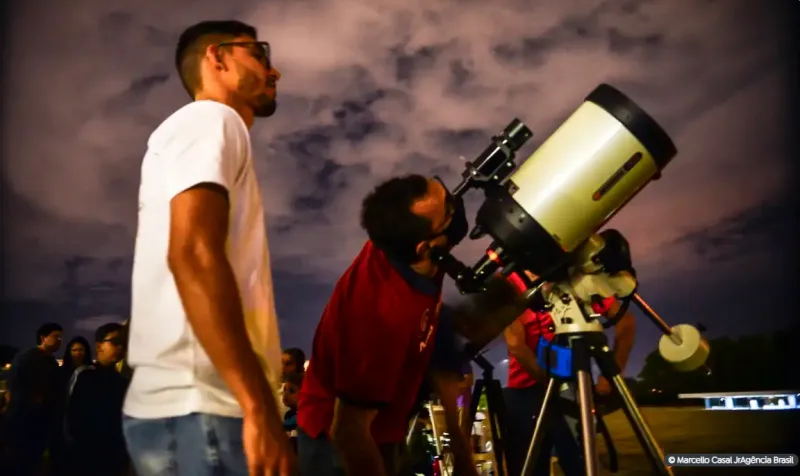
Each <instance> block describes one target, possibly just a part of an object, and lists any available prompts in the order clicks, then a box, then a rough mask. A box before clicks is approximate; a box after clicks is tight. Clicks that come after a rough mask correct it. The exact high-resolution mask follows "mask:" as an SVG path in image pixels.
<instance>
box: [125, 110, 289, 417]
mask: <svg viewBox="0 0 800 476" xmlns="http://www.w3.org/2000/svg"><path fill="white" fill-rule="evenodd" d="M200 183H215V184H219V185H221V186H223V187H225V188H226V189H227V190H228V201H229V203H230V226H229V231H228V246H227V253H228V260H229V261H230V264H231V267H232V268H233V273H234V276H235V278H236V284H237V285H238V287H239V292H240V295H241V300H242V307H243V309H244V315H245V322H246V327H247V331H248V334H249V337H250V342H251V344H252V346H253V349H254V350H255V352H256V354H257V355H258V357H259V360H260V362H261V365H262V368H263V369H264V372H265V374H266V376H267V378H268V379H269V382H270V384H271V386H272V388H273V389H274V390H275V391H277V389H278V387H279V386H280V379H279V372H280V365H281V346H280V338H279V335H278V322H277V317H276V315H275V305H274V300H273V294H272V276H271V270H270V258H269V250H268V245H267V233H266V225H265V223H264V207H263V204H262V202H261V192H260V190H259V186H258V180H257V179H256V174H255V170H254V169H253V156H252V150H251V144H250V133H249V131H248V128H247V126H246V125H245V123H244V121H243V120H242V118H241V117H240V116H239V114H238V113H237V112H236V111H235V110H233V109H232V108H230V107H228V106H226V105H223V104H221V103H218V102H214V101H196V102H193V103H191V104H188V105H186V106H184V107H182V108H181V109H179V110H178V111H176V112H175V113H174V114H172V115H171V116H170V117H169V118H167V119H166V120H165V121H164V122H163V123H162V124H161V125H160V126H159V127H158V128H157V129H156V130H155V132H153V134H152V135H151V136H150V140H149V141H148V144H147V153H146V154H145V156H144V161H143V163H142V170H141V185H140V187H139V223H138V230H137V234H136V249H135V254H134V262H133V278H132V287H133V289H132V310H131V320H130V341H129V350H128V358H129V364H130V366H131V367H132V368H133V378H132V380H131V384H130V387H129V389H128V393H127V395H126V397H125V405H124V407H123V412H124V413H125V414H126V415H129V416H132V417H134V418H166V417H175V416H181V415H187V414H189V413H194V412H197V413H207V414H213V415H221V416H231V417H238V416H241V415H242V411H241V409H240V407H239V404H238V402H237V401H236V399H235V398H234V397H233V394H232V393H231V392H230V390H229V389H228V388H227V385H226V384H225V382H224V381H223V380H222V378H221V377H220V375H219V374H218V372H217V371H216V369H215V368H214V366H213V365H212V364H211V361H210V360H209V358H208V356H207V355H206V353H205V351H204V350H203V348H202V347H201V345H200V343H199V342H198V341H197V338H196V337H195V335H194V333H193V332H192V328H191V326H190V325H189V322H188V320H187V319H186V313H185V311H184V309H183V305H182V304H181V300H180V297H179V295H178V290H177V288H176V286H175V279H174V277H173V275H172V273H171V272H170V270H169V267H168V266H167V249H168V243H169V223H170V214H169V209H170V201H171V200H172V198H173V197H175V196H176V195H177V194H179V193H181V192H183V191H184V190H186V189H188V188H191V187H192V186H194V185H197V184H200Z"/></svg>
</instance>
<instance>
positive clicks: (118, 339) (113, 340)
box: [100, 337, 124, 345]
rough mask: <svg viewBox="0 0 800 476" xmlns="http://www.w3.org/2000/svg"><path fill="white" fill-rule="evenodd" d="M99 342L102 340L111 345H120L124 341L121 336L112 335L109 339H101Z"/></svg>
mask: <svg viewBox="0 0 800 476" xmlns="http://www.w3.org/2000/svg"><path fill="white" fill-rule="evenodd" d="M100 342H101V343H102V342H108V343H109V344H111V345H122V344H124V341H123V340H122V337H112V338H110V339H103V340H101V341H100Z"/></svg>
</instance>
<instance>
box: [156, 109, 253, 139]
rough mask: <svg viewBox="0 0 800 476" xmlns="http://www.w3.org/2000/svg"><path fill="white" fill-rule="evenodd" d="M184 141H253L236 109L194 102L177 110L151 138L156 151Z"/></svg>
mask: <svg viewBox="0 0 800 476" xmlns="http://www.w3.org/2000/svg"><path fill="white" fill-rule="evenodd" d="M181 138H185V139H187V140H191V139H192V138H203V139H206V140H207V139H210V138H239V139H243V138H249V131H248V129H247V126H246V125H245V123H244V121H243V120H242V118H241V117H240V116H239V113H237V112H236V111H235V110H234V109H232V108H231V107H229V106H226V105H224V104H221V103H218V102H216V101H194V102H191V103H189V104H187V105H185V106H183V107H182V108H180V109H178V110H177V111H175V112H174V113H173V114H172V115H171V116H169V117H168V118H167V119H166V120H164V122H162V123H161V125H160V126H159V127H158V128H157V129H156V130H155V131H154V132H153V133H152V134H151V135H150V139H149V141H148V145H149V146H150V147H152V148H162V147H168V146H169V145H170V144H171V143H174V142H176V140H179V139H181Z"/></svg>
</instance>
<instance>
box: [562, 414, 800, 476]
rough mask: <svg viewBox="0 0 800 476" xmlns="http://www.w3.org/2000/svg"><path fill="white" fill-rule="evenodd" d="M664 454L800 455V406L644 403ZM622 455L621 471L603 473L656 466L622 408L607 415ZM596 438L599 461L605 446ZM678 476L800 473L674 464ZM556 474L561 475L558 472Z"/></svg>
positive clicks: (626, 474)
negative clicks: (663, 405) (753, 408)
mask: <svg viewBox="0 0 800 476" xmlns="http://www.w3.org/2000/svg"><path fill="white" fill-rule="evenodd" d="M642 413H643V414H644V417H645V419H646V420H647V422H648V423H649V425H650V428H651V430H652V431H653V433H654V435H655V437H656V439H657V440H658V442H659V443H660V444H661V447H662V449H663V450H664V453H793V454H800V447H798V444H797V441H798V440H797V438H796V437H795V438H792V433H794V434H795V435H796V434H797V433H798V432H800V411H796V410H795V411H791V410H787V411H777V410H773V411H720V410H705V409H701V408H642ZM605 421H606V424H607V425H608V427H609V431H610V433H611V436H612V438H613V440H614V445H615V446H616V449H617V454H618V458H619V471H618V472H617V473H611V472H610V471H608V470H607V469H605V468H603V469H602V470H601V473H600V474H602V475H611V474H616V475H618V476H632V475H650V474H653V472H652V469H651V467H650V465H649V463H648V461H647V459H646V457H645V455H644V453H643V451H642V449H641V446H640V445H639V442H638V440H637V439H636V437H635V436H634V434H633V430H631V428H630V425H629V424H628V421H627V419H626V418H625V415H624V414H623V413H622V412H621V411H617V412H614V413H613V414H611V415H608V416H606V417H605ZM601 441H602V439H598V442H599V443H598V447H599V454H600V458H601V460H606V458H605V446H604V444H603V443H601ZM674 472H675V476H689V475H705V474H709V475H720V476H722V475H728V474H730V475H734V476H735V475H762V474H763V475H773V474H774V475H783V474H800V467H795V468H790V469H777V468H763V467H762V468H674ZM558 474H561V473H560V471H559V472H558Z"/></svg>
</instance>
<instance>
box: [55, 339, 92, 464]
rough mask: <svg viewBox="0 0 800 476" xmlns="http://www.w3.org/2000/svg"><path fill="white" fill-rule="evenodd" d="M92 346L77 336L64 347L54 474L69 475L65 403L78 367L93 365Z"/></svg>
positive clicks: (59, 383) (59, 385) (59, 379)
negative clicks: (70, 383) (65, 433)
mask: <svg viewBox="0 0 800 476" xmlns="http://www.w3.org/2000/svg"><path fill="white" fill-rule="evenodd" d="M92 361H93V358H92V347H91V346H90V345H89V341H88V340H86V338H84V337H81V336H77V337H73V338H72V339H70V341H69V342H68V343H67V345H66V347H65V349H64V355H63V357H62V358H61V367H60V368H59V372H58V373H59V376H58V392H59V394H60V395H62V398H61V399H59V401H58V402H57V406H58V410H57V413H58V415H59V419H60V420H61V421H62V424H61V426H60V427H59V431H58V432H57V433H56V434H55V435H54V436H53V444H52V445H51V446H50V471H51V474H52V476H58V475H65V476H66V475H68V474H69V473H68V472H67V468H68V459H69V454H68V452H67V451H66V439H65V435H64V431H65V429H66V422H65V420H66V414H65V405H66V400H67V396H68V394H69V391H70V389H69V382H70V379H71V378H72V374H73V373H74V372H75V370H76V369H79V368H82V367H84V366H86V365H92Z"/></svg>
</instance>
